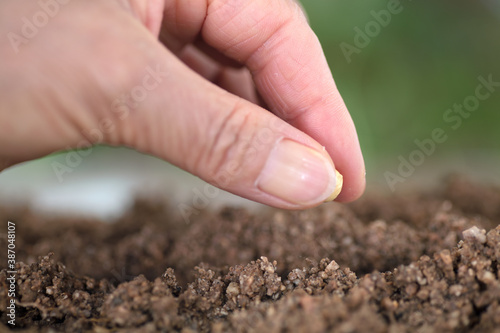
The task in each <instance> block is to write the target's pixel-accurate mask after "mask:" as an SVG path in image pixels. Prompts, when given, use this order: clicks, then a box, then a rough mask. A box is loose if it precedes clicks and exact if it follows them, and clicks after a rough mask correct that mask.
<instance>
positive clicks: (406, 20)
mask: <svg viewBox="0 0 500 333" xmlns="http://www.w3.org/2000/svg"><path fill="white" fill-rule="evenodd" d="M391 3H394V1H382V0H380V1H379V0H370V1H368V0H366V1H361V0H359V1H340V0H328V1H326V0H321V1H320V0H307V1H305V0H304V1H303V5H304V7H305V9H306V11H307V13H308V15H309V18H310V23H311V26H312V28H313V29H314V30H315V32H316V33H317V34H318V37H319V39H320V41H321V43H322V45H323V48H324V51H325V53H326V56H327V58H328V61H329V63H330V67H331V69H332V72H333V74H334V77H335V80H336V82H337V85H338V88H339V90H340V92H341V93H342V95H343V97H344V100H345V102H346V104H347V106H348V108H349V110H350V112H351V115H352V117H353V118H354V122H355V124H356V126H357V129H358V134H359V138H360V141H361V146H362V149H363V152H364V156H365V161H366V165H367V179H368V191H369V192H370V191H372V192H380V191H382V192H385V191H386V192H391V191H394V192H395V193H396V194H401V195H404V193H405V191H408V190H411V189H413V188H415V187H428V186H433V185H435V184H437V183H439V180H440V179H441V177H443V175H446V174H448V173H450V172H460V173H464V174H466V175H468V176H469V177H471V178H473V179H476V180H478V181H487V182H496V183H499V182H500V130H499V125H500V112H499V111H500V87H496V88H495V89H496V91H493V92H490V96H489V97H488V98H486V99H485V100H480V101H479V100H477V99H474V97H472V98H469V96H474V95H475V92H476V88H477V86H478V85H479V84H480V83H481V82H480V81H479V80H478V78H479V77H480V76H481V77H483V78H484V79H485V80H488V78H491V79H492V80H493V81H495V82H500V61H499V60H500V38H499V37H500V29H499V28H500V2H499V1H498V0H491V1H490V0H483V1H466V0H459V1H457V0H454V1H451V0H447V1H439V2H436V1H411V0H402V1H400V5H399V6H397V7H392V5H391ZM395 8H397V9H395ZM391 10H392V11H393V12H392V13H391ZM387 13H389V14H390V15H389V16H387V15H385V14H387ZM384 15H385V16H384ZM482 91H483V92H485V93H486V92H488V90H484V88H483V90H482ZM475 100H476V101H479V104H478V105H474V104H473V102H474V101H475ZM464 101H466V103H467V102H468V103H471V104H469V108H472V109H474V111H471V112H470V115H468V117H467V118H465V117H462V116H460V118H459V120H460V125H459V126H455V127H456V128H453V127H452V125H458V121H459V120H457V118H456V117H458V116H457V115H458V114H452V113H450V111H447V110H449V109H451V108H453V106H454V104H463V103H464ZM451 116H453V117H455V118H453V119H454V120H453V121H452V120H451V118H450V117H451ZM437 128H440V129H442V130H443V131H444V133H445V135H446V138H447V139H446V140H445V141H444V142H442V143H436V144H435V151H434V152H433V153H432V154H428V155H422V154H420V153H418V152H417V151H419V150H420V151H421V150H422V149H421V148H419V147H418V146H417V145H416V143H415V140H420V141H426V140H427V139H431V138H432V132H433V130H434V129H437ZM422 156H423V159H422ZM66 158H67V155H66V154H56V155H53V156H50V157H47V158H44V159H41V160H37V161H32V162H29V163H25V164H23V165H20V166H16V167H13V168H10V169H8V170H6V171H4V172H2V173H0V200H1V202H2V203H4V204H11V203H15V202H20V201H22V202H29V203H31V204H32V205H33V207H35V209H37V210H42V211H44V212H46V213H51V214H56V213H67V212H72V213H77V214H91V215H96V216H99V217H102V218H112V217H115V216H118V215H119V214H120V213H121V212H122V211H123V209H124V208H125V207H127V205H129V204H130V203H131V202H132V200H133V197H134V196H135V195H138V194H140V195H142V194H144V193H148V195H150V196H154V197H159V196H161V197H162V198H163V197H166V198H168V199H167V200H168V201H169V202H170V204H173V205H174V206H176V207H180V206H179V205H182V204H185V205H187V206H192V205H196V206H199V207H201V208H205V206H206V207H219V206H220V205H222V204H226V203H229V204H238V205H239V204H243V205H248V206H249V207H250V209H254V208H255V209H258V208H259V207H260V206H259V205H257V204H254V203H249V202H248V201H245V200H243V199H240V198H236V197H234V196H232V195H230V194H227V193H222V192H220V193H215V192H214V191H211V192H209V193H210V195H208V196H207V195H203V197H204V199H200V198H199V197H200V193H202V194H203V193H204V192H206V191H207V190H208V189H207V188H206V186H205V184H204V183H203V182H201V181H200V180H199V179H197V178H195V177H193V176H191V175H188V174H187V173H185V172H183V171H180V170H178V169H177V168H175V167H173V166H171V165H169V164H168V163H166V162H163V161H159V160H157V159H155V158H153V157H150V156H145V155H142V154H139V153H137V152H134V151H130V150H127V149H124V148H109V147H96V148H94V149H93V150H92V152H91V153H90V154H89V155H88V156H86V157H84V158H83V159H82V160H81V161H75V163H76V164H77V166H76V167H75V168H73V169H72V172H70V173H65V174H64V175H63V177H62V178H61V177H57V174H56V173H55V172H54V165H55V164H54V163H55V162H56V163H57V162H59V163H63V164H64V163H65V159H66ZM403 160H404V161H407V162H408V163H410V164H411V165H412V166H413V168H414V170H411V172H409V173H410V174H409V175H408V174H404V175H402V174H401V173H400V171H399V170H398V168H400V165H401V163H402V162H401V161H403ZM413 162H418V163H413ZM415 164H418V165H415ZM389 173H390V174H392V175H396V176H398V177H400V178H397V179H398V180H397V181H394V179H395V178H394V177H392V178H391V179H392V181H393V186H389V183H388V181H387V179H388V178H387V177H388V175H390V174H389ZM403 176H404V177H403Z"/></svg>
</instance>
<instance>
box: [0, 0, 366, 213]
mask: <svg viewBox="0 0 500 333" xmlns="http://www.w3.org/2000/svg"><path fill="white" fill-rule="evenodd" d="M0 13H2V14H1V19H0V22H1V23H0V35H1V36H3V38H2V39H1V42H0V53H1V57H2V62H1V63H0V101H1V102H0V129H1V130H0V165H2V164H3V166H4V167H6V166H9V165H13V164H16V163H20V162H23V161H27V160H31V159H35V158H38V157H41V156H44V155H47V154H50V153H52V152H55V151H58V150H63V149H67V148H68V147H72V148H84V147H88V146H90V145H93V144H101V143H104V144H110V145H125V146H129V147H133V148H135V149H137V150H139V151H142V152H146V153H150V154H153V155H155V156H158V157H160V158H162V159H164V160H166V161H169V162H171V163H173V164H175V165H177V166H179V167H181V168H183V169H185V170H187V171H189V172H191V173H193V174H195V175H197V176H199V177H200V178H202V179H204V180H206V181H208V182H210V183H211V184H213V185H215V186H218V187H220V188H223V189H225V190H228V191H230V192H232V193H235V194H237V195H240V196H243V197H246V198H249V199H251V200H255V201H258V202H261V203H265V204H268V205H272V206H276V207H281V208H288V209H298V208H307V207H312V206H315V205H318V204H320V203H321V202H323V201H324V200H325V199H326V198H328V197H329V196H330V195H331V193H332V192H333V191H334V188H335V185H336V181H335V171H334V170H335V169H336V170H338V171H339V172H340V173H341V174H342V175H343V176H344V187H343V190H342V192H341V194H340V196H339V197H338V200H339V201H351V200H354V199H356V198H358V197H359V196H360V195H361V194H362V192H363V190H364V186H365V171H364V164H363V158H362V155H361V150H360V148H359V143H358V139H357V135H356V131H355V128H354V125H353V123H352V120H351V117H350V116H349V113H348V111H347V109H346V107H345V105H344V102H343V101H342V98H341V96H340V94H339V92H338V90H337V88H336V86H335V83H334V81H333V78H332V76H331V73H330V70H329V68H328V65H327V62H326V60H325V57H324V55H323V52H322V49H321V46H320V44H319V42H318V40H317V38H316V36H315V35H314V33H313V32H312V30H311V29H310V27H309V25H308V23H307V20H306V18H305V16H304V14H303V12H302V10H301V8H300V6H299V5H298V4H297V3H295V2H294V1H292V0H253V1H246V0H225V1H223V0H189V1H188V0H163V1H161V0H129V1H126V0H110V1H87V0H72V1H69V0H42V1H39V2H38V1H37V2H34V1H26V0H19V1H3V2H2V3H1V4H0ZM44 13H45V14H44ZM214 83H215V84H214ZM255 88H256V89H255ZM264 107H265V108H267V109H268V110H269V111H271V112H269V111H267V110H266V109H265V108H264ZM324 147H325V148H326V149H325V148H324ZM332 161H333V162H334V163H335V164H333V162H332Z"/></svg>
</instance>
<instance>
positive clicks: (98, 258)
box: [0, 177, 500, 333]
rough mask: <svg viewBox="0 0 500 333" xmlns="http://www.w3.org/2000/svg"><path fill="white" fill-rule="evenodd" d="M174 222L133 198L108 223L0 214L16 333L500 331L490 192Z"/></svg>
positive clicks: (447, 188) (206, 215) (498, 259)
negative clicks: (9, 253) (11, 267)
mask: <svg viewBox="0 0 500 333" xmlns="http://www.w3.org/2000/svg"><path fill="white" fill-rule="evenodd" d="M176 211H177V209H176V207H169V206H168V205H165V204H164V203H155V202H154V201H152V200H138V201H136V203H135V205H134V206H133V207H132V208H131V209H130V210H129V212H128V213H127V214H125V215H124V216H123V217H121V218H120V219H118V221H116V222H114V223H104V222H102V221H95V220H88V219H87V220H85V219H68V218H67V219H61V218H59V219H56V218H47V217H43V216H38V215H37V214H35V213H33V212H32V211H30V210H29V209H22V208H13V207H10V208H9V207H3V208H0V221H2V222H1V223H2V225H4V227H3V230H0V236H1V237H0V249H4V250H2V253H6V249H7V236H6V232H7V226H6V224H7V221H15V222H16V260H17V264H16V270H17V274H16V326H15V329H20V330H22V331H27V332H59V331H61V332H98V333H104V332H158V331H160V332H170V331H179V332H198V331H201V332H308V333H314V332H328V331H331V332H345V333H348V332H370V333H377V332H391V333H392V332H394V333H395V332H439V333H442V332H496V333H500V225H499V224H500V189H499V188H497V187H494V186H485V185H477V184H473V183H470V182H468V181H467V180H464V179H463V178H461V177H450V178H449V179H448V180H446V181H445V182H444V183H443V186H442V188H441V189H439V190H435V191H433V192H432V193H413V194H408V195H405V196H399V197H397V196H385V197H381V196H373V195H372V196H370V195H368V196H366V198H363V199H361V200H359V201H357V202H356V203H353V204H350V205H341V204H335V203H334V204H325V205H322V206H320V207H318V208H315V209H311V210H306V211H295V212H290V211H282V210H271V209H270V210H269V211H266V212H262V213H261V214H256V215H252V214H249V213H248V212H247V211H245V210H244V209H238V208H225V209H223V210H221V211H219V212H217V213H211V212H208V211H204V212H201V213H199V214H197V215H193V218H192V219H191V221H190V223H185V222H184V220H183V219H182V218H179V217H178V214H177V213H176ZM0 269H2V270H1V271H0V318H1V324H0V331H3V330H8V329H10V328H12V327H11V326H9V325H8V324H6V323H7V321H8V320H9V318H8V317H7V311H6V309H7V305H8V302H9V301H10V298H9V296H8V280H7V278H8V277H9V273H7V258H4V259H3V260H2V261H1V262H0Z"/></svg>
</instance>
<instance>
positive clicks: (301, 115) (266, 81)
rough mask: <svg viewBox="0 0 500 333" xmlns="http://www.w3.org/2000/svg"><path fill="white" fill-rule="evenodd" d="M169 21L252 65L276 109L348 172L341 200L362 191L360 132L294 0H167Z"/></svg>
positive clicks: (176, 30) (175, 30)
mask: <svg viewBox="0 0 500 333" xmlns="http://www.w3.org/2000/svg"><path fill="white" fill-rule="evenodd" d="M196 6H198V7H197V9H196V10H195V9H193V8H194V7H196ZM169 8H170V9H172V8H175V10H169ZM200 8H201V9H203V10H200ZM174 12H175V14H174ZM182 16H187V17H189V20H183V19H182ZM164 22H166V23H165V24H166V25H167V29H168V31H169V33H170V34H173V35H176V36H177V37H179V38H181V39H183V40H184V41H185V42H187V41H189V38H192V39H194V38H195V37H196V36H197V34H198V33H200V34H201V36H202V37H203V39H204V40H205V42H206V43H207V44H209V45H210V46H212V47H214V48H215V49H217V50H218V51H220V52H221V53H223V54H224V55H226V56H228V57H230V58H233V59H235V60H237V61H239V62H241V63H244V64H245V65H246V66H247V67H248V68H249V69H250V71H251V72H252V75H253V78H254V81H255V83H256V86H257V89H258V90H259V92H260V94H261V95H262V97H263V98H264V100H265V101H266V103H267V105H268V106H269V108H270V109H271V111H272V112H274V113H275V114H276V115H278V116H279V117H281V118H282V119H284V120H286V121H287V122H289V123H290V124H291V125H293V126H295V127H296V128H298V129H300V130H302V131H303V132H305V133H306V134H308V135H310V136H311V137H312V138H314V139H315V140H316V141H318V142H319V143H321V144H322V145H324V146H325V148H326V149H327V151H328V153H329V154H330V155H331V157H332V160H333V161H334V163H335V166H336V168H337V170H338V171H339V172H340V173H341V174H343V176H344V189H343V191H342V193H341V195H340V196H339V198H338V199H339V201H351V200H354V199H356V198H358V197H359V196H360V195H361V194H362V193H363V191H364V187H365V169H364V162H363V157H362V154H361V149H360V147H359V141H358V138H357V134H356V129H355V127H354V124H353V122H352V119H351V117H350V115H349V113H348V111H347V108H346V106H345V104H344V102H343V100H342V97H341V96H340V94H339V92H338V90H337V87H336V85H335V82H334V80H333V77H332V75H331V72H330V69H329V67H328V64H327V61H326V59H325V56H324V53H323V50H322V48H321V44H320V43H319V41H318V38H317V37H316V35H315V34H314V32H313V31H312V29H311V28H310V27H309V24H308V23H307V19H306V17H305V15H304V13H303V11H302V9H301V7H300V6H299V5H298V4H297V3H296V2H295V1H293V0H252V1H248V0H191V1H186V0H169V1H167V5H166V10H165V18H164Z"/></svg>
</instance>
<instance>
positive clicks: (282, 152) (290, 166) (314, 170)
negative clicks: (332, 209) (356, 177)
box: [256, 139, 342, 205]
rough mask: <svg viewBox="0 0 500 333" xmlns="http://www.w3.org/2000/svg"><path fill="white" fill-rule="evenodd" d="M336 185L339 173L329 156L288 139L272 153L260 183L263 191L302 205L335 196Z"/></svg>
mask: <svg viewBox="0 0 500 333" xmlns="http://www.w3.org/2000/svg"><path fill="white" fill-rule="evenodd" d="M339 175H340V174H339ZM340 177H342V176H340ZM336 185H337V172H336V170H335V168H334V167H333V163H332V162H331V160H330V159H329V158H327V157H325V156H323V155H322V154H321V153H319V152H318V151H316V150H314V149H311V148H309V147H306V146H304V145H302V144H300V143H298V142H295V141H292V140H288V139H285V140H282V141H280V142H279V143H278V144H277V146H276V147H275V148H274V149H273V151H272V152H271V153H270V155H269V158H268V160H267V162H266V165H265V166H264V169H263V170H262V172H261V174H260V176H259V178H258V179H257V182H256V186H257V187H258V188H259V189H260V190H261V191H263V192H266V193H268V194H270V195H273V196H275V197H278V198H280V199H282V200H284V201H287V202H289V203H292V204H299V205H310V204H319V203H321V202H323V201H325V200H327V199H329V200H333V199H335V198H332V196H333V195H334V194H335V192H337V188H336ZM341 186H342V185H341ZM338 192H339V193H340V190H338ZM337 195H338V193H337V194H336V195H335V197H336V196H337ZM331 198H332V199H331Z"/></svg>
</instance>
